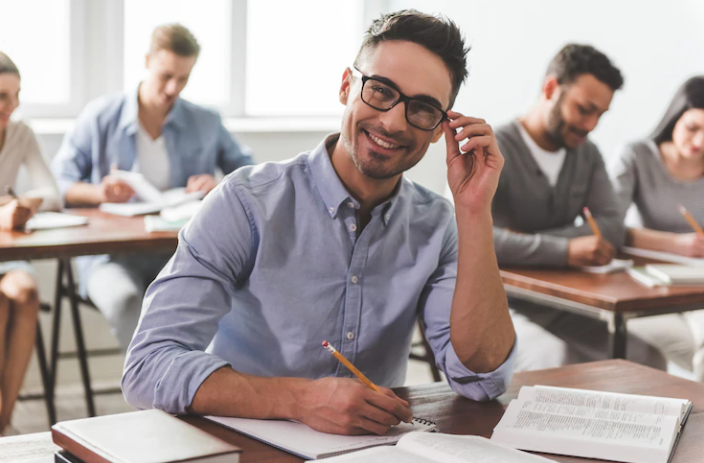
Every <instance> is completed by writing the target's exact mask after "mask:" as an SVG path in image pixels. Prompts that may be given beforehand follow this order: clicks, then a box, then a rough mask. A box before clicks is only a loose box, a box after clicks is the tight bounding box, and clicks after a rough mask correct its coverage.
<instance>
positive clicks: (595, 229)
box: [582, 207, 604, 239]
mask: <svg viewBox="0 0 704 463" xmlns="http://www.w3.org/2000/svg"><path fill="white" fill-rule="evenodd" d="M582 211H584V217H586V218H587V222H589V227H590V228H591V229H592V233H594V235H596V236H598V237H599V239H603V238H604V237H603V235H602V234H601V230H599V225H597V224H596V220H594V217H592V212H591V211H590V210H589V208H588V207H585V208H584V209H582Z"/></svg>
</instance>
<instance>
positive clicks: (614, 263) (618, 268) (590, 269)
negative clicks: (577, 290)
mask: <svg viewBox="0 0 704 463" xmlns="http://www.w3.org/2000/svg"><path fill="white" fill-rule="evenodd" d="M630 267H633V261H632V260H624V259H611V262H609V263H608V264H606V265H597V266H587V267H580V268H579V269H580V270H581V271H583V272H586V273H616V272H622V271H624V270H626V269H628V268H630Z"/></svg>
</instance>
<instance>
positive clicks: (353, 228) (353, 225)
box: [350, 223, 357, 232]
mask: <svg viewBox="0 0 704 463" xmlns="http://www.w3.org/2000/svg"><path fill="white" fill-rule="evenodd" d="M350 231H351V232H353V231H357V225H355V224H353V223H351V224H350Z"/></svg>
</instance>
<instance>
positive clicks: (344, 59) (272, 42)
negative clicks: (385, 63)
mask: <svg viewBox="0 0 704 463" xmlns="http://www.w3.org/2000/svg"><path fill="white" fill-rule="evenodd" d="M363 3H364V2H363V1H362V0H347V1H344V2H337V1H336V2H331V1H329V0H299V1H290V0H273V1H271V0H270V1H266V2H262V1H250V2H248V3H247V66H246V85H247V92H246V99H245V105H246V111H247V113H248V114H250V115H257V116H264V115H266V116H271V115H338V114H342V110H343V109H344V108H343V106H342V105H341V104H340V102H339V100H338V97H337V94H338V91H339V89H340V82H341V79H342V73H343V71H344V70H345V68H346V67H347V66H351V65H352V62H353V61H354V58H355V56H356V54H357V51H358V49H359V45H360V43H361V38H362V33H363V30H362V27H363V25H362V13H363ZM272 11H274V12H276V14H272ZM302 11H304V12H305V14H301V12H302Z"/></svg>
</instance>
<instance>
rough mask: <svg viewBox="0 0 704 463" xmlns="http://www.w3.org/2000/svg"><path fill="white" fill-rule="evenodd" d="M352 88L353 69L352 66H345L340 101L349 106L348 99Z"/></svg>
mask: <svg viewBox="0 0 704 463" xmlns="http://www.w3.org/2000/svg"><path fill="white" fill-rule="evenodd" d="M351 89H352V70H351V69H350V68H345V72H343V73H342V83H341V84H340V94H339V98H340V103H342V104H343V105H345V106H347V100H348V99H349V97H350V90H351Z"/></svg>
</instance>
